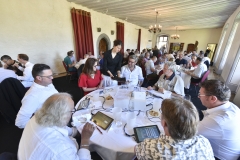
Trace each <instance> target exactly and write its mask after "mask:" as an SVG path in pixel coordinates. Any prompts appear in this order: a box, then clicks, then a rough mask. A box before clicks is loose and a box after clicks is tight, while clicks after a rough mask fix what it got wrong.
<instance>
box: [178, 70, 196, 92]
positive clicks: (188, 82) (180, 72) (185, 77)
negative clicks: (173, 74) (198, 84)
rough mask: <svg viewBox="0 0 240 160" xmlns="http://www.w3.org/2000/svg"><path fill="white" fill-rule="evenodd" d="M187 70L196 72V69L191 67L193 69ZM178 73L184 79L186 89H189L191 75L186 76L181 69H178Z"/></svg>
mask: <svg viewBox="0 0 240 160" xmlns="http://www.w3.org/2000/svg"><path fill="white" fill-rule="evenodd" d="M185 70H187V71H190V70H194V67H191V69H185ZM177 73H178V75H179V76H181V77H182V79H183V82H184V88H186V89H189V88H190V83H191V78H192V77H191V76H190V75H188V74H186V73H185V72H184V71H183V70H182V69H181V68H180V67H178V70H177Z"/></svg>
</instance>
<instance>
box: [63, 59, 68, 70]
mask: <svg viewBox="0 0 240 160" xmlns="http://www.w3.org/2000/svg"><path fill="white" fill-rule="evenodd" d="M62 63H63V67H64V68H65V70H66V71H67V72H68V67H67V65H66V63H65V62H64V61H62Z"/></svg>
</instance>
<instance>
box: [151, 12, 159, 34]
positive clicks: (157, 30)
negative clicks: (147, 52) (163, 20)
mask: <svg viewBox="0 0 240 160" xmlns="http://www.w3.org/2000/svg"><path fill="white" fill-rule="evenodd" d="M157 16H158V12H157V11H156V24H155V25H150V26H149V29H148V31H149V32H151V33H152V32H153V33H158V32H161V31H162V26H161V25H160V24H159V25H157Z"/></svg>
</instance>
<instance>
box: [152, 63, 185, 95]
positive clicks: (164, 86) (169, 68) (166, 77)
mask: <svg viewBox="0 0 240 160" xmlns="http://www.w3.org/2000/svg"><path fill="white" fill-rule="evenodd" d="M175 68H176V63H175V62H166V63H165V64H164V68H163V74H162V75H161V76H160V78H159V80H158V81H157V83H156V84H155V85H154V86H153V87H151V86H149V87H148V89H149V90H152V89H155V90H158V91H159V92H161V93H164V90H168V91H171V92H172V94H173V95H182V96H184V83H183V80H182V78H181V77H180V76H179V75H176V74H175Z"/></svg>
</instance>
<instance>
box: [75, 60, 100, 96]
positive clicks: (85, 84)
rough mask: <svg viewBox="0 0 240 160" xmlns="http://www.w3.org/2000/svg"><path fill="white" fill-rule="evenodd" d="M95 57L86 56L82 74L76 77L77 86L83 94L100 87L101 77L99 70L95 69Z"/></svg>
mask: <svg viewBox="0 0 240 160" xmlns="http://www.w3.org/2000/svg"><path fill="white" fill-rule="evenodd" d="M96 67H97V59H95V58H88V59H87V61H86V63H85V65H84V68H83V71H82V74H81V75H80V78H79V79H78V87H82V89H83V91H84V95H86V94H88V93H89V92H91V91H94V90H96V89H98V88H102V84H103V78H102V75H101V72H100V71H99V70H97V68H96Z"/></svg>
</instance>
